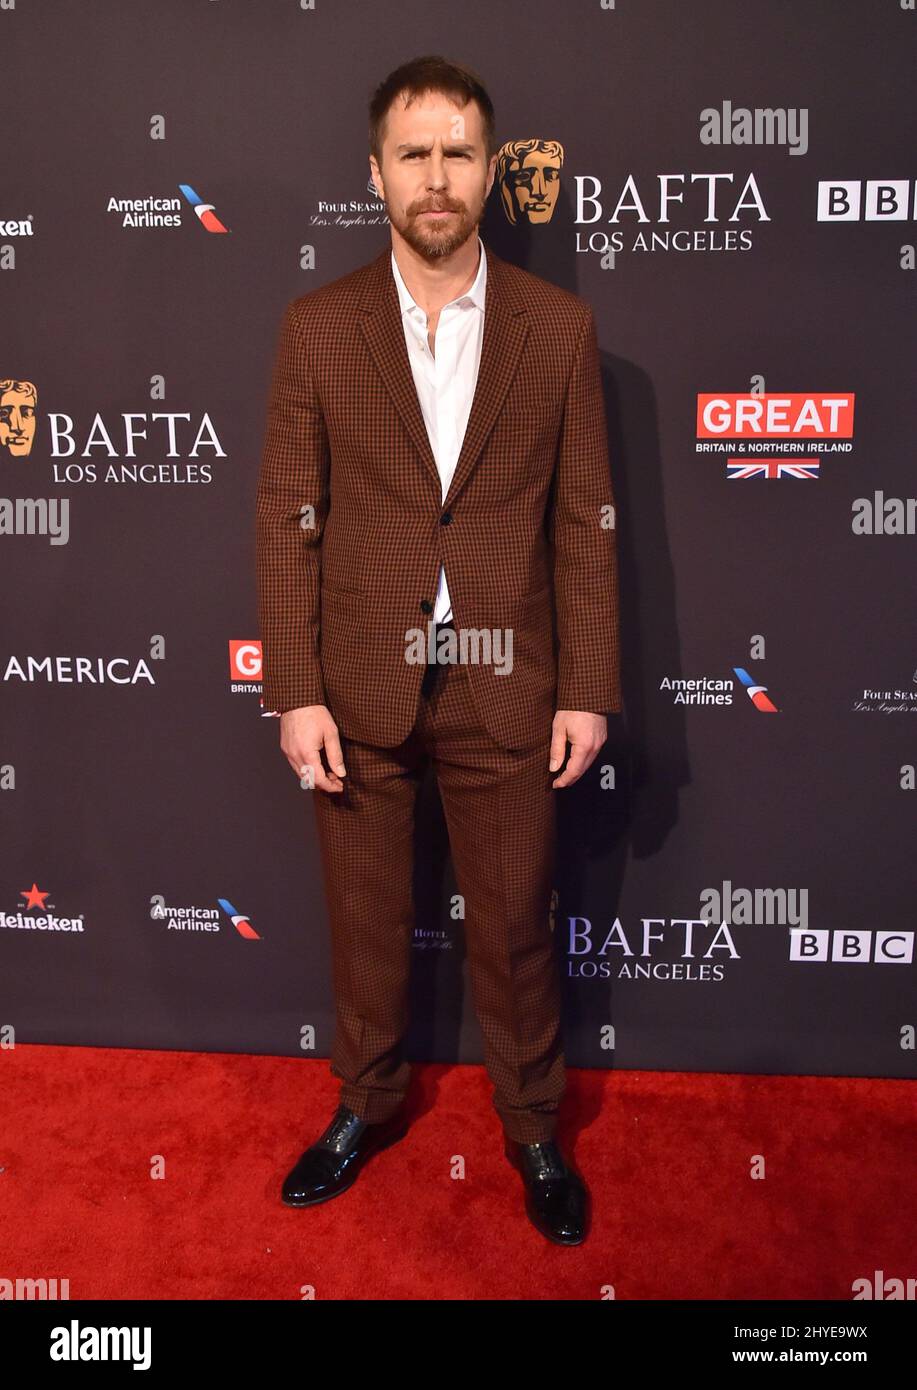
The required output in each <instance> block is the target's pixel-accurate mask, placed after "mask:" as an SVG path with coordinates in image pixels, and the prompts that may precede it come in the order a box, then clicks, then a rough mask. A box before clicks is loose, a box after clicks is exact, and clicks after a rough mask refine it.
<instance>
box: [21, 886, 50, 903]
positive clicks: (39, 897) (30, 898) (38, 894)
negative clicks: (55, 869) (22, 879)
mask: <svg viewBox="0 0 917 1390" xmlns="http://www.w3.org/2000/svg"><path fill="white" fill-rule="evenodd" d="M50 891H51V890H50V889H48V890H47V891H46V892H44V893H42V891H41V890H40V888H39V887H38V884H37V883H35V882H34V881H33V883H32V886H31V888H23V890H22V892H21V893H20V894H19V896H20V897H21V898H25V905H26V907H44V905H45V898H46V897H47V896H48V893H49V892H50Z"/></svg>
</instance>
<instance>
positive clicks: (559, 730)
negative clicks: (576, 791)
mask: <svg viewBox="0 0 917 1390" xmlns="http://www.w3.org/2000/svg"><path fill="white" fill-rule="evenodd" d="M607 737H608V721H607V720H606V718H605V716H604V714H590V713H588V712H586V711H583V710H575V709H559V710H558V711H557V713H556V714H555V716H554V723H553V725H552V726H551V759H550V762H549V763H548V771H549V772H556V771H557V769H558V768H559V767H560V765H561V763H562V762H563V760H564V754H565V753H566V751H567V742H568V740H569V742H570V745H571V751H570V760H569V762H568V763H567V766H566V767H565V768H564V770H563V772H562V773H561V774H560V776H559V777H558V778H556V779H555V780H554V782H552V783H551V785H552V786H553V787H569V786H570V785H571V784H572V783H573V782H577V781H578V780H579V779H580V777H582V775H583V773H584V772H585V771H586V768H587V767H589V765H590V763H592V761H593V760H594V758H595V755H596V753H597V752H598V751H599V749H600V748H601V747H602V744H603V743H604V742H605V740H606V738H607Z"/></svg>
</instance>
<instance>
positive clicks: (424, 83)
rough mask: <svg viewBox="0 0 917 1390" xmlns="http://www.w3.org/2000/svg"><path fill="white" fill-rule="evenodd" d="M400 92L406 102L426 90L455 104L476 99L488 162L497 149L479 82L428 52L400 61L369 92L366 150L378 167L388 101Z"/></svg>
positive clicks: (467, 71)
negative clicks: (404, 94) (405, 97)
mask: <svg viewBox="0 0 917 1390" xmlns="http://www.w3.org/2000/svg"><path fill="white" fill-rule="evenodd" d="M401 92H405V93H407V98H408V104H409V105H410V103H411V101H412V100H413V99H414V98H415V97H419V96H424V95H425V94H426V93H427V92H441V93H442V95H443V96H446V97H449V98H451V99H452V100H453V101H454V102H455V103H456V105H457V106H464V105H465V104H466V103H467V102H469V101H476V102H477V104H478V106H479V108H480V111H481V116H482V119H483V123H484V149H485V152H486V158H487V162H488V163H490V160H491V158H492V156H493V155H495V154H496V152H497V139H496V128H495V124H494V108H493V102H492V101H491V99H490V97H489V96H488V95H487V91H486V89H485V87H484V84H483V82H482V81H481V79H480V78H479V77H478V75H477V73H474V72H472V71H471V69H470V68H466V67H462V65H461V64H460V63H450V62H449V61H448V60H447V59H446V58H442V57H440V56H439V54H429V55H427V56H426V57H423V58H412V59H411V60H410V62H407V63H402V65H401V67H400V68H395V70H394V72H390V73H389V75H388V77H386V78H385V80H384V81H383V82H380V83H379V86H378V87H377V88H376V90H375V92H374V93H373V96H372V100H371V101H370V103H369V151H370V154H372V155H373V157H374V158H375V161H376V163H377V164H378V165H379V167H380V168H381V166H382V142H383V140H384V138H385V120H386V117H387V115H388V112H389V109H390V108H391V105H392V102H393V101H394V100H395V98H396V97H397V96H398V95H399V94H400V93H401Z"/></svg>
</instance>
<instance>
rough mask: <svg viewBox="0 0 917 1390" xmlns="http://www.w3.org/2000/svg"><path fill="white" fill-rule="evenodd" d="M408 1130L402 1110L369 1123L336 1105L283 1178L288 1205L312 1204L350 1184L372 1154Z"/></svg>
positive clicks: (314, 1204) (342, 1106)
mask: <svg viewBox="0 0 917 1390" xmlns="http://www.w3.org/2000/svg"><path fill="white" fill-rule="evenodd" d="M407 1132H408V1123H407V1119H406V1117H405V1114H404V1111H403V1109H402V1110H399V1111H398V1112H397V1113H396V1114H395V1115H393V1116H392V1117H391V1118H390V1119H388V1120H382V1121H381V1122H380V1123H378V1124H371V1123H369V1122H367V1121H366V1120H362V1119H361V1118H360V1116H359V1115H355V1114H354V1112H353V1111H352V1110H348V1108H347V1106H346V1105H339V1106H338V1108H337V1110H336V1111H335V1112H334V1118H333V1119H332V1121H331V1123H330V1124H329V1125H328V1128H327V1129H326V1130H325V1132H324V1134H322V1135H321V1137H320V1138H319V1139H317V1140H316V1141H315V1143H314V1144H311V1145H310V1146H309V1148H308V1149H306V1150H305V1152H304V1153H302V1154H300V1156H299V1158H298V1159H297V1161H296V1164H295V1166H294V1167H293V1168H292V1169H291V1171H290V1172H289V1173H288V1174H287V1176H286V1177H285V1178H284V1181H283V1188H282V1197H283V1201H284V1202H285V1204H286V1205H287V1206H288V1207H313V1206H316V1205H317V1203H319V1202H328V1201H330V1200H331V1198H332V1197H339V1196H340V1194H341V1193H342V1192H346V1191H347V1189H348V1187H352V1186H353V1184H354V1183H355V1182H356V1180H357V1178H358V1177H359V1175H360V1172H361V1171H362V1169H363V1165H364V1164H365V1163H366V1162H367V1160H368V1159H370V1158H371V1157H372V1156H373V1154H377V1153H379V1152H380V1150H382V1149H387V1148H388V1146H389V1145H390V1144H394V1143H396V1142H397V1141H398V1140H399V1139H403V1138H404V1136H405V1135H406V1134H407Z"/></svg>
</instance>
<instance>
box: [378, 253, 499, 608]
mask: <svg viewBox="0 0 917 1390" xmlns="http://www.w3.org/2000/svg"><path fill="white" fill-rule="evenodd" d="M478 247H479V248H480V257H479V260H478V273H477V275H476V276H475V278H474V284H473V285H472V286H471V288H470V289H469V290H466V291H465V293H464V294H462V295H459V297H458V299H452V300H450V301H449V303H448V304H445V305H444V306H443V308H442V309H441V310H440V312H439V319H438V320H437V324H436V333H435V334H434V343H435V346H436V355H435V356H434V355H433V353H432V352H431V351H430V344H429V342H428V341H427V316H426V314H425V313H424V311H423V309H421V307H420V305H419V304H417V303H416V302H415V301H414V298H413V296H412V295H411V292H410V290H409V289H408V287H407V285H406V284H405V283H404V280H403V279H402V278H401V271H400V270H399V269H398V262H397V261H396V260H395V253H394V251H392V274H393V275H394V277H395V284H396V286H397V287H398V298H399V300H400V302H401V322H402V326H403V328H404V340H405V343H406V345H407V350H408V361H409V362H410V364H411V371H412V373H413V375H414V385H415V386H416V388H417V398H418V400H419V402H420V408H421V411H422V412H423V418H424V423H425V425H426V427H427V438H428V439H429V441H430V448H431V449H432V451H433V457H434V459H435V460H436V467H437V469H438V471H439V476H440V479H441V480H442V489H443V496H442V500H443V501H444V502H445V500H446V493H447V492H448V491H449V484H450V483H451V482H452V475H453V473H454V472H455V465H456V464H457V463H458V456H459V454H460V452H461V448H462V440H463V439H464V437H465V427H466V426H467V424H468V416H469V415H470V413H471V402H472V399H473V397H474V389H475V386H476V384H477V380H478V367H479V366H480V364H481V343H482V341H483V337H484V297H485V291H486V288H487V257H486V255H485V254H484V243H483V242H482V241H481V238H480V236H479V237H478ZM451 617H452V604H451V603H450V601H449V589H448V586H447V584H446V571H445V567H444V566H442V565H440V570H439V583H438V586H437V591H436V601H435V603H434V606H433V621H434V622H436V623H442V622H446V621H448V620H449V619H450V618H451Z"/></svg>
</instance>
